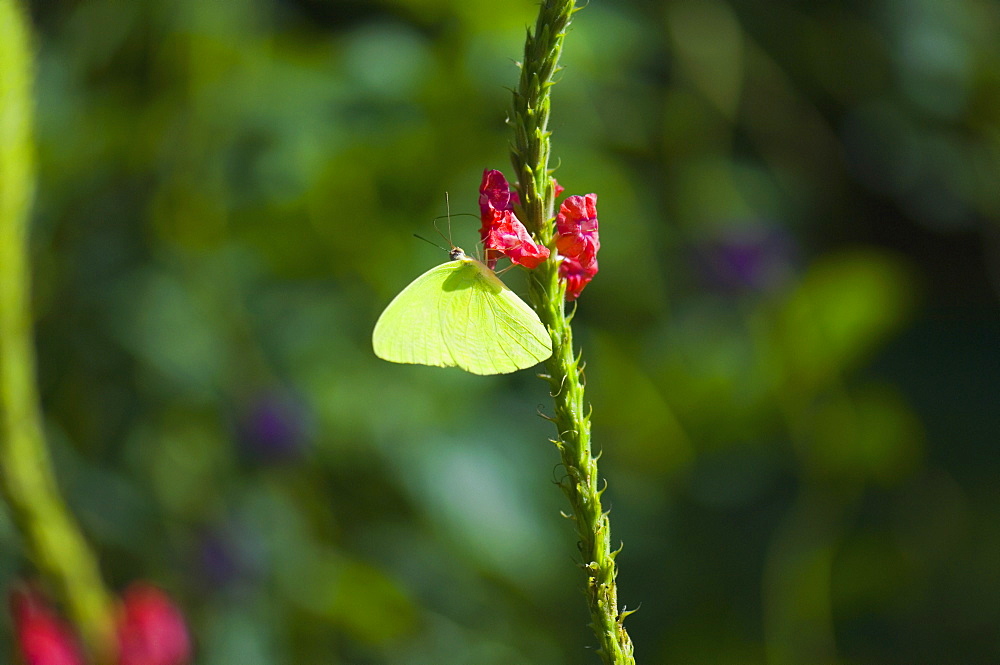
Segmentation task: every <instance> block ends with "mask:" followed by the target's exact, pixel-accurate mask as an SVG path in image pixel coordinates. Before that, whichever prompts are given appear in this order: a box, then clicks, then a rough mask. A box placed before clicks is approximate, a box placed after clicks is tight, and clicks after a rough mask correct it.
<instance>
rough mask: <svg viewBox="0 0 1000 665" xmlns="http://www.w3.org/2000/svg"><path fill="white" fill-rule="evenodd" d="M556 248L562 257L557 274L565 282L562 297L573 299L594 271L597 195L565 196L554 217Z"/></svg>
mask: <svg viewBox="0 0 1000 665" xmlns="http://www.w3.org/2000/svg"><path fill="white" fill-rule="evenodd" d="M556 234H557V235H556V248H557V249H558V251H559V254H560V256H562V261H561V262H560V263H559V276H560V277H561V278H562V279H563V281H564V282H565V283H566V300H576V299H577V298H578V297H579V296H580V292H581V291H583V288H584V287H585V286H587V284H588V283H589V282H590V280H592V279H593V278H594V275H596V274H597V270H598V267H597V250H599V249H600V248H601V241H600V238H599V236H598V233H597V194H587V195H586V196H579V195H574V196H570V197H567V198H566V200H565V201H563V202H562V205H561V206H559V215H558V216H557V217H556Z"/></svg>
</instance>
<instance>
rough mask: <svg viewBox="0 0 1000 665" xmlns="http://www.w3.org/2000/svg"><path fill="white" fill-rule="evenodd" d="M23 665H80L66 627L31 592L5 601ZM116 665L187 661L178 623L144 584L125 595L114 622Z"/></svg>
mask: <svg viewBox="0 0 1000 665" xmlns="http://www.w3.org/2000/svg"><path fill="white" fill-rule="evenodd" d="M10 606H11V614H13V616H14V629H15V632H16V634H17V643H18V645H19V646H20V648H21V653H22V654H23V656H24V663H25V665H84V662H85V661H84V658H83V654H82V652H81V650H80V647H79V645H78V644H77V641H76V638H75V636H74V635H73V631H72V630H71V629H70V627H69V625H68V624H67V623H66V622H64V621H63V620H62V619H60V618H59V617H58V616H57V615H56V613H55V612H53V611H52V609H51V608H49V606H48V605H47V604H46V602H45V599H44V598H43V597H42V595H41V594H40V593H39V592H38V591H35V590H34V589H30V588H28V589H16V590H14V591H13V592H12V593H11V596H10ZM117 632H118V665H185V664H186V663H187V662H188V660H189V658H190V655H191V646H190V641H189V639H188V633H187V628H186V627H185V625H184V617H183V616H182V615H181V613H180V611H179V610H178V609H177V608H176V607H174V605H173V603H171V602H170V599H169V598H168V597H167V595H166V594H165V593H163V592H162V591H160V590H159V589H157V588H156V587H154V586H151V585H149V584H145V583H138V584H133V585H132V586H131V587H129V589H128V590H126V591H125V594H124V597H123V599H122V606H121V612H120V614H119V616H118V618H117Z"/></svg>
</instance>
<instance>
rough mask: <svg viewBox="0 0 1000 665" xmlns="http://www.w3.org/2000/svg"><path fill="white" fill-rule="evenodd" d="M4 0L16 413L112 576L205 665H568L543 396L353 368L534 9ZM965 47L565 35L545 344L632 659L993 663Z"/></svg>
mask: <svg viewBox="0 0 1000 665" xmlns="http://www.w3.org/2000/svg"><path fill="white" fill-rule="evenodd" d="M30 8H31V11H32V15H33V20H34V23H35V27H36V30H37V33H38V49H39V51H38V87H37V94H38V120H37V123H38V142H39V150H40V183H39V193H38V199H37V205H36V211H35V221H34V231H33V252H34V261H35V274H36V282H35V294H34V296H35V307H36V315H37V339H38V350H39V355H40V384H41V389H42V392H43V397H44V406H45V412H46V416H47V425H48V432H49V436H50V440H51V445H52V447H53V452H54V455H55V457H56V461H57V464H58V470H59V475H60V479H61V481H62V484H63V488H64V490H65V492H66V494H67V496H68V499H69V501H70V503H71V505H72V506H73V508H74V510H75V511H76V513H77V514H78V516H79V518H80V520H81V521H82V523H83V525H84V527H85V529H86V531H87V533H88V535H89V537H90V538H91V540H92V542H93V543H94V545H95V547H96V548H97V549H98V550H99V551H100V552H101V558H102V562H103V568H104V571H105V574H106V576H107V578H108V580H109V583H111V584H112V585H114V586H116V587H121V586H122V585H124V584H126V583H127V582H129V581H130V580H133V579H136V578H146V579H150V580H153V581H155V582H157V583H158V584H161V585H163V586H164V587H165V588H167V589H168V590H169V591H170V592H171V593H172V594H173V595H174V597H175V598H177V599H178V601H179V602H180V603H181V604H182V605H183V606H184V608H185V611H186V613H187V616H188V618H189V620H190V624H191V627H192V630H193V632H194V635H195V639H196V641H197V649H198V657H197V662H198V663H203V664H206V665H234V664H239V665H256V664H258V663H260V664H269V665H270V664H275V665H280V664H283V663H284V664H292V663H371V664H377V663H392V664H400V665H418V664H421V665H422V664H437V663H474V664H477V665H490V664H494V663H495V664H497V665H500V664H504V665H511V664H515V663H518V664H525V665H529V664H545V665H558V664H560V663H565V664H570V663H587V662H597V658H596V656H594V655H593V654H592V653H590V652H589V650H590V649H591V648H592V645H593V638H592V636H591V635H590V634H589V632H588V629H587V627H586V625H585V624H586V622H587V617H586V612H585V609H584V602H583V599H582V595H581V591H580V590H581V582H582V574H581V573H580V571H579V570H578V569H577V568H576V564H577V563H579V562H578V560H577V552H576V548H575V544H574V536H573V531H572V528H571V524H570V523H569V522H567V521H566V520H564V519H563V518H562V517H560V515H559V511H560V510H561V509H562V508H563V507H564V506H563V497H562V495H561V493H560V492H559V490H558V488H557V486H556V484H555V483H556V481H557V480H558V479H559V477H560V474H561V472H560V469H559V468H558V466H557V462H558V457H557V454H556V451H555V449H554V448H553V447H552V446H551V445H550V444H549V443H548V442H547V437H548V436H550V435H551V434H552V432H551V431H550V429H549V428H550V425H549V423H547V422H545V421H544V420H542V419H541V418H539V417H538V416H537V415H536V411H537V410H539V409H540V410H542V411H544V410H545V409H546V408H548V403H549V400H548V396H547V394H546V390H545V384H544V383H543V382H541V381H539V380H537V379H536V378H534V376H533V374H532V372H520V373H518V374H516V375H512V376H502V377H476V376H472V375H467V374H464V373H462V372H460V371H457V370H440V369H434V368H424V367H411V366H403V365H392V364H389V363H385V362H381V361H379V360H377V359H376V358H375V357H374V356H373V355H372V353H371V350H370V333H371V329H372V326H373V324H374V321H375V318H376V317H377V316H378V314H379V312H380V311H381V309H382V308H383V307H384V306H385V305H386V304H387V302H388V301H389V300H390V299H391V297H392V296H393V295H394V294H395V293H396V292H398V291H399V290H400V289H401V288H402V287H403V286H404V285H406V284H407V283H408V282H409V281H410V280H411V279H412V278H414V277H415V276H417V275H418V274H420V273H421V272H422V271H424V270H426V269H427V268H429V267H431V266H433V265H435V264H437V263H439V262H441V261H442V260H444V254H443V253H442V252H441V251H440V250H438V249H435V248H434V247H431V246H430V245H427V244H425V243H422V242H420V241H418V240H414V239H413V237H412V234H413V233H420V234H423V235H426V236H435V231H434V224H433V219H434V218H435V217H437V216H439V215H443V214H445V212H446V207H445V194H446V193H448V195H449V196H450V207H451V211H452V213H453V218H452V222H451V229H452V231H451V232H452V234H453V237H454V241H455V242H456V244H460V245H465V246H466V247H467V248H469V247H470V246H472V245H473V244H474V243H475V238H476V228H477V226H478V222H477V221H476V220H475V219H474V218H471V217H465V216H458V215H456V214H455V213H476V212H477V186H478V183H479V179H480V175H481V173H482V170H483V169H484V168H501V169H504V170H505V171H507V172H508V174H509V172H510V170H509V166H508V157H507V146H508V142H509V137H510V132H509V130H508V128H507V127H506V126H505V124H504V117H505V114H506V111H507V108H508V106H509V90H508V88H510V87H512V86H514V85H515V82H516V76H517V70H516V68H515V65H514V62H515V60H516V59H518V57H519V55H520V51H521V49H522V44H523V36H524V30H525V28H526V27H527V26H528V25H530V24H533V21H534V16H535V12H536V6H535V4H534V3H533V2H530V1H528V0H517V1H514V2H506V3H501V4H497V3H488V2H483V1H482V0H382V1H379V2H363V1H361V0H355V1H352V2H347V1H339V0H254V1H250V0H228V1H226V2H203V1H199V0H142V1H136V2H127V3H122V2H117V1H115V0H73V1H69V2H55V1H51V0H48V1H42V0H36V1H34V2H31V3H30ZM998 34H1000V5H998V4H997V3H995V2H993V1H991V0H864V1H862V0H853V1H852V0H823V1H820V2H793V1H789V0H786V1H784V2H781V1H778V0H770V1H768V0H764V1H761V0H753V1H751V0H729V1H726V0H672V1H669V2H654V1H650V0H630V1H625V0H617V1H616V2H607V1H603V0H592V1H591V2H590V3H589V6H588V7H587V8H586V10H585V11H582V12H581V13H579V14H578V15H577V18H576V21H575V22H574V24H573V26H572V29H571V32H570V35H569V37H568V39H567V42H566V49H565V54H564V60H563V62H564V65H565V70H564V71H563V72H562V73H561V74H560V75H559V79H560V81H559V83H558V85H557V86H556V87H555V88H554V101H553V115H552V129H553V132H554V157H555V159H556V160H557V165H558V170H557V173H556V175H557V177H558V178H559V181H560V183H561V184H563V185H565V186H566V188H567V193H577V194H585V193H587V192H596V193H598V195H599V197H600V199H599V214H600V220H601V234H602V243H603V251H602V253H601V257H600V259H601V273H600V275H599V276H598V278H597V279H596V280H595V281H594V282H593V283H592V284H591V285H590V286H589V287H588V288H587V290H586V291H585V293H584V295H583V297H582V298H581V299H580V301H579V308H578V310H577V316H576V319H575V322H576V325H577V328H576V330H577V341H578V343H579V344H580V345H581V346H582V347H583V349H584V353H585V357H586V361H587V379H588V388H589V396H590V400H591V401H592V403H593V409H594V415H593V423H594V428H595V441H596V443H597V445H598V446H599V447H600V448H601V449H602V450H603V457H602V459H601V468H602V471H603V473H604V474H605V475H606V477H607V480H608V482H609V489H608V491H607V493H606V494H605V500H606V501H607V502H608V505H609V506H610V507H611V508H612V526H613V530H614V535H615V539H616V540H617V539H620V540H621V541H622V542H623V543H624V545H625V549H624V551H623V553H622V554H621V555H620V557H619V564H620V566H621V576H620V584H621V601H622V602H623V603H624V604H625V605H627V606H628V607H629V608H630V609H633V608H636V607H640V606H641V609H640V611H639V612H638V613H637V614H635V615H633V616H632V617H631V618H630V619H629V621H628V627H629V629H630V631H631V634H632V636H633V638H634V641H635V643H636V648H637V654H638V656H639V661H640V662H643V663H685V665H699V664H706V665H707V664H737V665H754V664H762V665H763V664H767V665H796V664H802V665H806V664H809V665H824V664H832V663H858V664H866V665H867V664H887V665H888V664H896V663H898V664H904V663H906V664H912V663H936V664H952V663H953V664H956V665H970V664H983V665H995V664H996V663H998V662H1000V602H998V600H997V599H998V598H1000V480H998V479H1000V456H998V454H997V435H998V432H1000V409H998V408H997V403H996V400H997V389H998V387H1000V345H998V340H1000V316H998V308H997V304H998V301H997V298H998V286H1000V281H998V279H1000V272H998V270H1000V263H998V249H1000V245H998V231H1000V227H998V223H1000V179H998V176H1000V40H997V38H996V36H997V35H998ZM505 279H507V280H508V281H509V282H510V283H511V284H512V285H514V287H515V288H516V289H517V288H522V287H521V286H519V285H522V284H523V275H518V274H516V272H515V271H511V272H509V273H507V274H506V276H505ZM522 293H523V290H522ZM18 542H19V541H18V538H17V536H16V534H15V532H14V530H13V528H12V526H11V524H10V522H9V519H8V518H6V517H4V518H3V519H2V520H0V582H2V583H3V585H4V586H5V587H6V586H8V585H9V584H11V583H12V582H13V581H14V580H15V579H18V578H21V577H24V576H26V575H30V570H31V568H30V566H29V564H27V563H26V562H25V560H24V557H23V553H22V551H21V549H20V546H19V544H18ZM3 631H4V632H3V639H4V640H5V641H6V642H7V645H8V647H9V644H10V627H9V623H5V624H4V628H3ZM4 651H9V648H4Z"/></svg>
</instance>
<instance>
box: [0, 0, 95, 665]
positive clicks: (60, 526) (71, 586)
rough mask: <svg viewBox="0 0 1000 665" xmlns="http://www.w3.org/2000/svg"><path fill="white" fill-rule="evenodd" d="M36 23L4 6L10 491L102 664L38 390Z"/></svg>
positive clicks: (1, 185) (38, 559)
mask: <svg viewBox="0 0 1000 665" xmlns="http://www.w3.org/2000/svg"><path fill="white" fill-rule="evenodd" d="M33 76H34V65H33V62H32V51H31V39H30V33H29V29H28V22H27V20H26V17H25V15H24V13H23V12H22V9H21V8H20V7H19V6H18V5H17V2H16V1H15V0H0V489H2V491H3V495H4V498H5V499H6V501H7V503H8V505H9V507H10V512H11V516H12V518H13V520H14V522H15V524H16V525H17V527H18V529H19V531H20V533H21V534H22V535H23V537H24V541H25V545H26V547H27V548H28V550H29V553H30V554H31V556H32V558H33V559H34V561H35V563H36V565H37V566H38V569H39V571H40V572H41V573H42V575H43V576H44V578H45V579H46V580H47V581H48V582H50V583H52V586H53V587H54V590H55V591H56V593H57V594H58V596H59V599H60V601H62V603H63V604H64V605H65V606H66V609H67V611H68V613H69V615H70V617H71V618H72V620H73V622H74V623H75V625H76V626H77V628H78V629H79V631H80V635H81V637H82V638H83V641H84V644H85V646H86V648H87V650H88V652H89V653H90V654H91V656H92V658H93V659H94V661H95V662H98V663H103V662H109V661H110V658H111V653H112V651H113V648H114V638H113V635H114V628H113V620H112V605H111V601H110V598H109V596H108V594H107V592H106V591H105V589H104V585H103V584H102V582H101V577H100V572H99V568H98V563H97V559H96V558H95V557H94V555H93V554H92V552H91V551H90V549H89V548H88V546H87V543H86V541H85V540H84V538H83V536H82V534H81V533H80V530H79V527H78V526H77V524H76V522H75V520H74V519H73V518H72V516H71V515H70V513H69V511H68V510H67V508H66V505H65V503H64V502H63V500H62V497H61V496H60V494H59V490H58V486H57V484H56V480H55V475H54V473H53V471H52V461H51V458H50V456H49V451H48V448H47V447H46V444H45V435H44V432H43V428H42V419H41V413H40V408H39V400H38V390H37V386H36V381H35V355H34V348H33V339H32V319H31V311H30V309H31V308H30V295H29V293H30V263H29V247H28V219H29V213H30V210H31V202H32V198H33V196H34V161H35V160H34V149H33V145H32V113H33V111H34V107H33V103H32V80H33Z"/></svg>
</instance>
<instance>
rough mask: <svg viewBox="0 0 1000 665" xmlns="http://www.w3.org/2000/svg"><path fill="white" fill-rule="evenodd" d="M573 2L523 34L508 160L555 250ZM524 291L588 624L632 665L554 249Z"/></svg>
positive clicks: (554, 7) (533, 227)
mask: <svg viewBox="0 0 1000 665" xmlns="http://www.w3.org/2000/svg"><path fill="white" fill-rule="evenodd" d="M575 11H576V9H575V6H574V2H573V1H572V0H543V2H542V5H541V8H540V10H539V14H538V22H537V23H536V25H535V31H534V33H531V32H529V33H528V36H527V40H526V42H525V46H524V62H522V63H521V79H520V82H519V85H518V89H517V90H516V91H515V92H514V106H513V111H512V113H511V118H510V124H511V125H512V126H513V128H514V143H513V145H512V146H511V161H512V162H513V165H514V169H515V171H516V173H517V179H518V191H519V194H520V197H521V212H522V218H521V219H522V221H523V222H524V223H525V225H526V226H527V228H528V230H529V231H531V232H532V233H534V234H535V236H536V237H537V238H538V239H539V240H540V241H541V242H543V243H544V244H545V245H547V246H548V247H549V248H550V249H553V250H554V237H555V224H554V220H555V202H554V199H555V196H554V190H553V184H552V177H551V174H550V172H549V168H548V164H549V153H550V142H549V136H550V132H549V131H548V121H549V110H550V95H549V92H550V89H551V87H552V85H553V83H554V82H553V80H552V77H553V76H554V75H555V73H556V72H557V71H559V55H560V53H561V51H562V44H563V39H564V38H565V36H566V29H567V27H568V26H569V23H570V18H571V17H572V15H573V13H574V12H575ZM529 295H530V298H531V302H532V305H533V306H534V308H535V310H536V311H537V312H538V316H539V317H540V318H541V320H542V322H543V323H544V324H545V325H546V327H547V328H548V330H549V333H550V334H551V336H552V348H553V353H552V357H551V358H549V360H548V361H546V363H545V367H546V369H547V371H548V375H547V376H546V377H545V378H546V379H547V380H548V382H549V384H550V385H551V388H552V390H551V393H552V397H553V399H554V400H555V415H554V417H553V421H554V422H555V424H556V427H557V428H558V432H559V434H558V439H557V440H556V441H555V444H556V447H557V448H558V449H559V453H560V455H561V457H562V463H563V466H564V467H565V468H566V474H567V475H566V478H565V479H564V480H563V482H562V483H561V486H562V489H563V492H564V493H565V494H566V497H567V498H568V499H569V502H570V505H571V506H572V508H573V514H572V519H573V520H574V522H575V523H576V531H577V534H578V536H579V539H580V553H581V555H582V557H583V562H582V565H581V567H582V568H583V570H584V572H585V574H586V576H587V589H586V594H587V602H588V605H589V609H590V616H591V627H592V628H593V630H594V634H595V635H596V636H597V639H598V642H599V643H600V651H599V653H600V655H601V658H602V659H603V660H604V663H605V664H606V665H625V664H629V665H631V664H634V662H635V659H634V657H633V655H632V641H631V640H630V639H629V636H628V633H627V632H626V631H625V627H624V625H623V620H624V618H625V616H626V615H627V614H628V613H627V612H619V610H618V587H617V584H616V581H615V578H616V577H617V574H618V569H617V565H616V564H615V555H616V554H617V551H613V550H612V548H611V526H610V523H609V521H608V514H607V513H606V512H605V511H604V509H603V508H602V507H601V494H602V493H603V490H602V489H601V488H600V477H599V475H598V470H597V459H596V458H595V457H594V455H593V453H592V450H591V443H590V414H589V412H588V405H587V402H586V399H585V396H584V380H583V363H582V355H579V356H578V355H576V353H575V352H574V349H573V328H572V326H571V323H570V322H571V319H572V316H571V315H570V316H567V315H566V310H565V287H564V285H563V284H562V283H561V282H560V280H559V262H558V257H557V255H556V252H555V251H553V252H552V255H551V257H550V258H549V260H548V261H546V262H545V263H543V264H542V265H540V266H539V267H538V268H536V269H535V270H533V271H532V273H531V279H530V280H529Z"/></svg>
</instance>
